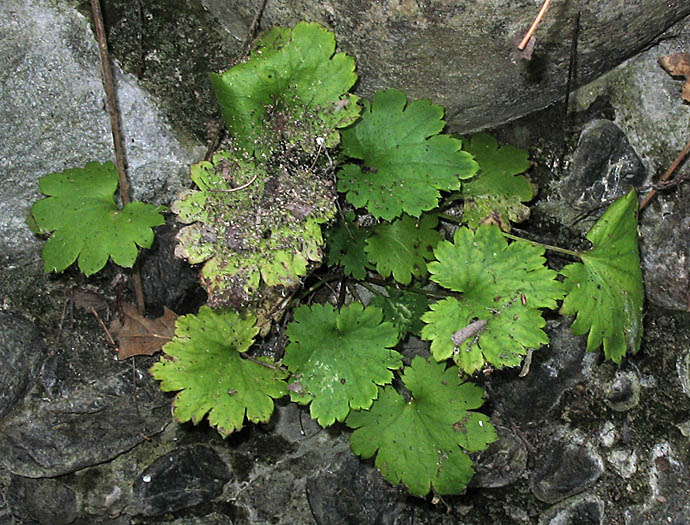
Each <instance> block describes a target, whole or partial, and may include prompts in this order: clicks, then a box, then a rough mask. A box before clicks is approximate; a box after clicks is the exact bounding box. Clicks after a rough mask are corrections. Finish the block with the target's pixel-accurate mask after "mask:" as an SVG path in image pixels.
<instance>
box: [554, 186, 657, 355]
mask: <svg viewBox="0 0 690 525" xmlns="http://www.w3.org/2000/svg"><path fill="white" fill-rule="evenodd" d="M637 207H638V204H637V194H636V193H635V191H634V190H631V191H630V192H629V193H628V194H627V195H625V196H624V197H621V198H620V199H618V200H617V201H616V202H614V203H613V204H612V205H611V206H610V207H609V209H608V210H606V212H605V213H604V215H602V216H601V217H600V218H599V220H598V221H597V222H596V223H595V224H594V226H592V228H591V229H590V230H589V232H588V233H587V239H588V240H589V241H590V242H591V243H592V245H593V248H592V249H591V250H590V251H588V252H585V253H581V254H580V258H581V259H582V263H573V264H569V265H568V266H566V267H565V268H563V270H562V271H561V273H562V274H563V275H564V276H565V281H564V285H565V289H566V293H567V295H566V297H565V300H564V301H563V305H562V306H561V313H563V314H566V315H567V314H577V317H576V318H575V322H574V323H573V324H572V330H573V333H575V334H578V335H583V334H587V333H588V332H589V334H588V336H587V350H589V351H593V350H596V349H597V348H599V346H601V345H602V344H603V346H604V355H605V356H606V358H607V359H611V360H612V361H614V362H616V363H620V362H621V359H622V358H623V356H624V355H625V354H626V351H627V350H630V351H631V352H636V351H637V350H639V348H640V344H641V342H642V307H643V303H644V287H643V284H642V270H641V268H640V254H639V249H638V242H637Z"/></svg>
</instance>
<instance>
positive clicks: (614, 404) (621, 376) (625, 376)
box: [606, 371, 640, 412]
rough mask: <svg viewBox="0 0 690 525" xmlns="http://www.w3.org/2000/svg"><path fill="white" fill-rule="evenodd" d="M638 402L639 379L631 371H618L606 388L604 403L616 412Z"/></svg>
mask: <svg viewBox="0 0 690 525" xmlns="http://www.w3.org/2000/svg"><path fill="white" fill-rule="evenodd" d="M639 402H640V380H639V378H638V377H637V374H636V373H635V372H632V371H627V372H620V371H619V372H618V373H617V374H616V377H615V378H614V380H613V381H612V382H611V383H610V384H609V385H608V387H607V388H606V404H607V405H608V406H610V407H611V408H612V409H613V410H615V411H616V412H625V411H626V410H630V409H631V408H634V407H636V406H637V405H638V404H639Z"/></svg>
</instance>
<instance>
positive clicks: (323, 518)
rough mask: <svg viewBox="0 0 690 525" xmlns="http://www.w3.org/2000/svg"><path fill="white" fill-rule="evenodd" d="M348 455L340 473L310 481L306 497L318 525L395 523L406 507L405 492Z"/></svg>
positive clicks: (344, 459)
mask: <svg viewBox="0 0 690 525" xmlns="http://www.w3.org/2000/svg"><path fill="white" fill-rule="evenodd" d="M346 454H347V455H346V456H345V457H343V458H342V459H343V462H342V465H341V467H340V468H339V469H338V470H333V471H332V472H321V473H320V474H319V475H318V476H314V477H311V478H309V479H308V480H307V498H308V499H309V506H310V507H311V511H312V514H313V515H314V520H315V521H316V523H317V524H318V525H341V524H343V525H345V524H349V523H393V522H394V520H395V516H396V515H397V514H399V513H400V510H401V509H402V507H403V501H404V499H405V497H404V492H401V490H400V489H398V488H396V487H393V486H391V485H390V484H388V483H387V482H386V481H385V480H384V479H383V478H382V477H381V475H380V474H379V473H378V472H377V471H376V469H375V468H374V467H373V466H371V465H367V464H365V463H363V462H362V461H360V460H359V459H358V458H357V457H355V456H353V455H351V454H349V453H346ZM395 523H399V524H400V525H402V524H404V523H411V521H409V520H408V521H405V520H401V521H395Z"/></svg>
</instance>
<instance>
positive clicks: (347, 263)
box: [325, 211, 369, 280]
mask: <svg viewBox="0 0 690 525" xmlns="http://www.w3.org/2000/svg"><path fill="white" fill-rule="evenodd" d="M344 215H345V220H343V218H342V217H341V218H340V219H339V220H338V223H337V224H336V225H335V226H333V227H332V228H330V229H328V230H326V234H325V237H326V245H327V246H328V264H329V266H332V265H334V264H338V265H340V266H342V267H343V271H344V272H345V275H350V276H352V277H354V278H355V279H357V280H362V279H364V278H365V277H366V275H367V264H368V263H369V259H368V257H367V255H366V253H365V252H364V247H365V241H366V240H367V237H368V236H369V232H368V231H367V230H366V229H365V228H361V227H359V226H358V225H357V224H355V221H354V219H355V213H354V212H353V211H347V212H345V214H344Z"/></svg>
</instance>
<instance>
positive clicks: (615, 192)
mask: <svg viewBox="0 0 690 525" xmlns="http://www.w3.org/2000/svg"><path fill="white" fill-rule="evenodd" d="M646 176H647V170H646V168H645V166H644V164H643V163H642V161H641V160H640V158H639V157H638V156H637V153H635V150H634V149H633V148H632V146H631V145H630V143H629V142H628V138H627V137H626V136H625V133H623V131H622V130H621V129H620V128H619V127H618V126H616V125H615V124H614V123H613V122H611V121H610V120H604V119H602V120H595V121H593V122H591V123H590V124H589V125H588V126H587V127H586V128H585V129H584V130H583V131H582V134H581V135H580V140H579V143H578V145H577V149H576V150H575V154H574V156H573V162H572V169H571V172H570V174H569V176H568V178H567V179H566V180H565V181H563V187H562V192H561V193H562V195H564V196H569V199H568V201H569V202H572V203H573V204H574V206H575V207H577V208H581V209H582V211H584V210H589V209H593V208H596V207H598V206H599V205H600V204H602V203H610V202H612V201H613V200H615V199H616V198H618V197H620V196H622V195H625V194H626V193H627V192H628V191H629V190H630V189H631V188H632V187H638V186H641V185H642V183H643V182H644V179H645V177H646ZM604 209H605V208H602V209H601V210H600V211H599V213H598V214H597V215H601V214H602V213H603V212H604Z"/></svg>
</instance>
